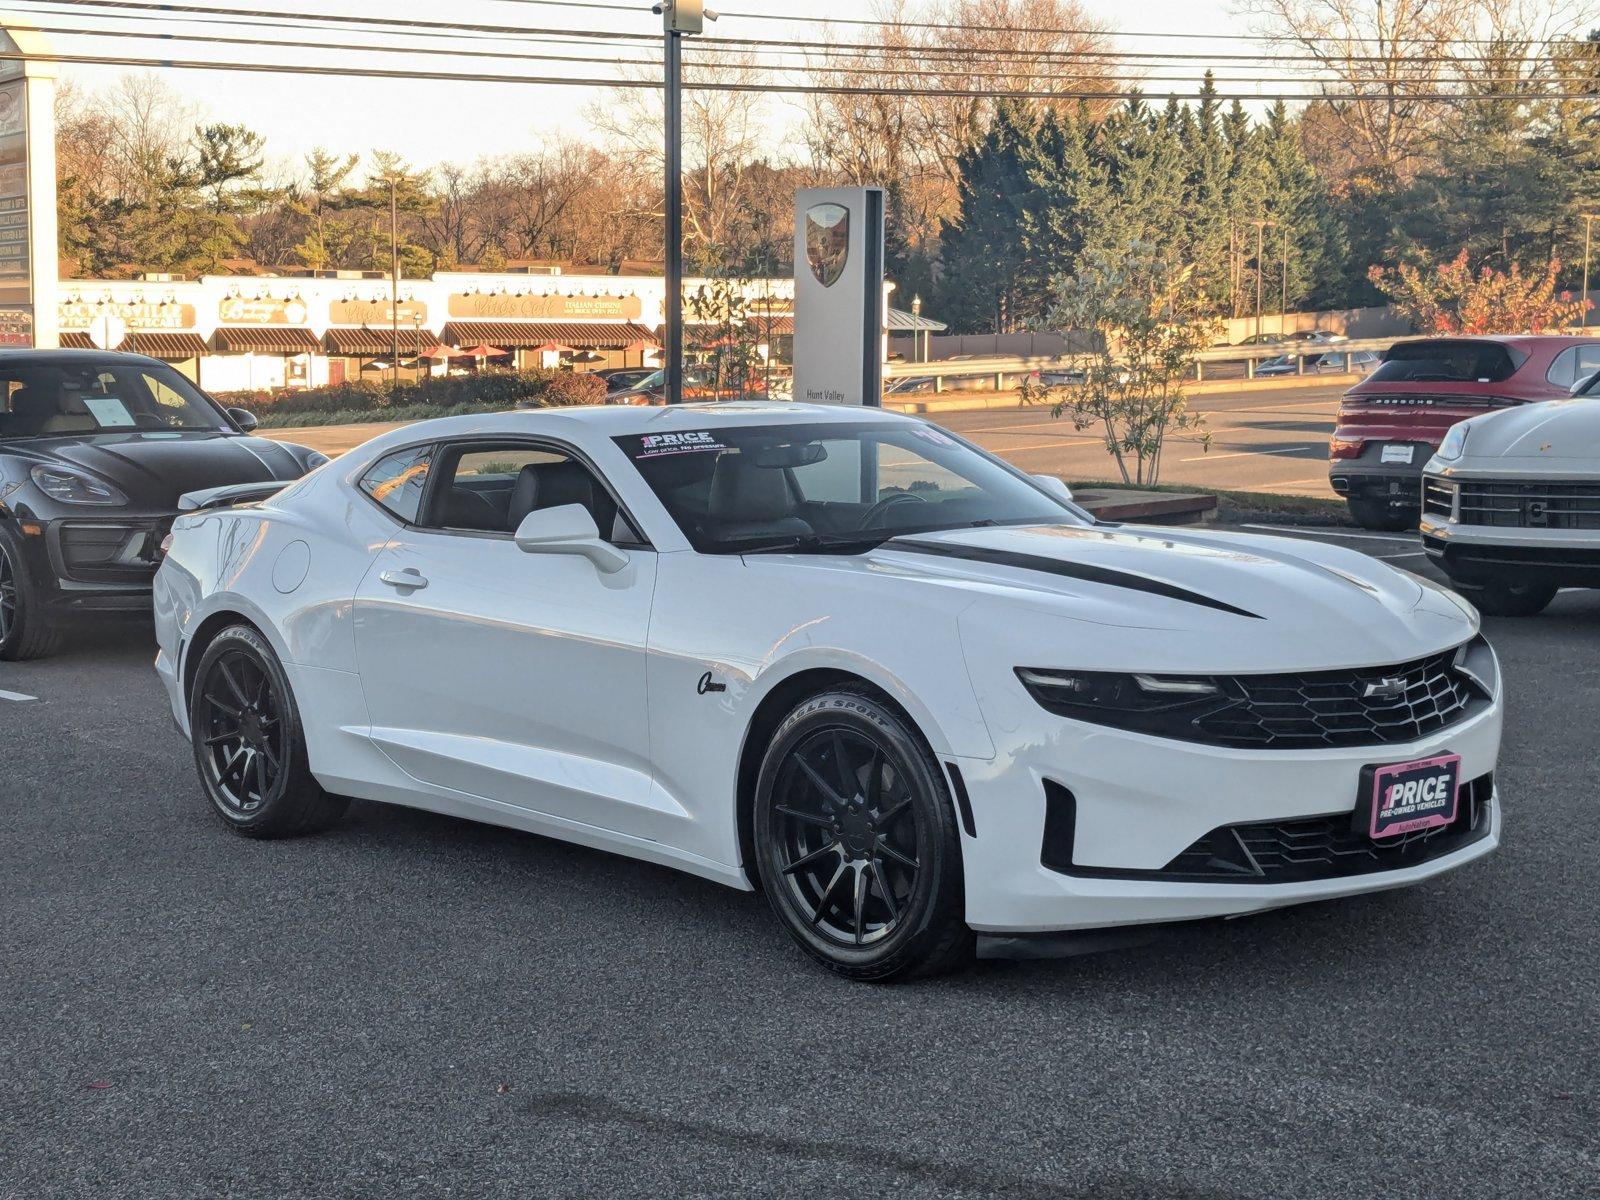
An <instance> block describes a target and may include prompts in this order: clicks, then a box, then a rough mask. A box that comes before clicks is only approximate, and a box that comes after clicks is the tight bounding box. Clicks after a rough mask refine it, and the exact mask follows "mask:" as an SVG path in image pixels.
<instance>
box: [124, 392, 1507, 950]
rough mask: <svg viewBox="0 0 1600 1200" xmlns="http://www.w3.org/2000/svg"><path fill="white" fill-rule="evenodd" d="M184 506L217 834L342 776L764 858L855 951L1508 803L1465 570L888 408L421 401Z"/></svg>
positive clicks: (318, 805)
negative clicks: (1384, 551) (1031, 467)
mask: <svg viewBox="0 0 1600 1200" xmlns="http://www.w3.org/2000/svg"><path fill="white" fill-rule="evenodd" d="M263 490H264V489H263ZM189 503H190V505H191V506H193V508H192V511H190V512H188V513H187V514H185V515H183V516H180V517H179V519H178V520H177V523H176V525H175V526H174V529H173V532H172V536H171V538H170V539H169V542H168V549H167V553H166V556H165V560H164V561H163V563H162V565H161V568H160V571H159V572H158V574H157V577H156V616H157V629H158V633H159V639H160V654H159V657H158V660H157V670H158V671H159V672H160V674H161V676H162V678H163V680H164V681H165V683H166V686H167V689H168V691H169V692H170V695H171V701H172V711H173V714H174V716H175V717H176V719H177V721H178V724H179V725H180V727H181V728H182V729H183V730H184V731H185V732H186V733H187V734H188V735H189V737H190V739H191V740H192V742H193V746H194V755H195V762H196V764H197V766H198V769H199V774H200V780H201V783H202V785H203V787H204V789H205V792H206V795H207V796H208V797H209V799H210V803H211V805H212V806H213V807H214V808H215V810H216V812H217V813H218V814H219V815H220V816H221V817H222V819H223V820H224V821H225V822H226V823H227V824H228V825H230V826H231V827H233V828H234V829H235V830H237V831H238V832H239V833H241V834H245V835H247V836H252V837H275V836H282V835H287V834H294V833H303V832H309V831H312V830H317V829H321V828H323V827H326V826H328V825H329V824H331V823H332V822H333V821H335V820H336V819H337V818H338V817H339V816H340V814H341V813H342V812H343V810H344V808H345V805H346V802H347V798H349V797H352V796H354V797H361V798H365V799H368V800H377V801H385V802H389V803H395V804H403V805H411V806H415V807H418V808H424V809H431V810H434V811H437V812H443V813H450V814H453V815H456V816H462V817H469V818H473V819H476V820H481V821H489V822H494V823H496V824H500V825H507V826H512V827H514V828H518V829H524V830H530V831H533V832H537V833H541V834H545V835H548V836H552V837H557V838H564V839H567V840H570V841H574V842H580V843H583V844H585V845H589V846H596V847H601V848H604V849H607V850H612V851H616V852H618V853H620V854H626V855H632V856H634V857H636V858H641V859H647V860H649V861H651V862H656V863H664V864H667V865H670V866H674V867H679V868H682V869H683V870H686V871H692V872H694V873H695V874H698V875H702V876H705V877H707V878H709V879H714V880H717V881H719V882H722V883H725V884H728V885H730V886H732V887H736V888H746V889H748V888H752V887H759V888H761V889H763V890H764V891H765V893H766V895H767V897H768V899H769V900H770V902H771V905H772V908H773V910H774V911H775V912H776V914H777V916H778V918H779V920H780V921H781V922H782V923H783V925H784V926H785V927H786V928H787V929H788V931H789V932H790V933H791V934H792V935H793V937H794V938H795V940H796V941H797V942H798V943H799V944H800V946H801V947H803V948H804V949H805V950H806V951H807V952H808V953H809V954H811V955H812V956H813V957H814V958H816V959H818V960H819V961H821V962H822V963H824V964H826V965H827V966H829V967H831V968H832V969H834V970H836V971H838V972H840V973H842V974H845V975H849V976H853V977H856V978H877V979H883V978H889V977H892V976H896V975H901V974H905V973H908V972H913V971H933V970H937V969H940V968H945V967H949V966H951V965H953V964H955V963H957V962H959V961H961V960H963V959H964V958H965V957H966V956H968V955H970V954H971V953H972V952H973V950H974V947H975V945H976V948H977V950H978V951H979V952H980V953H988V954H1022V955H1026V954H1035V953H1057V952H1065V951H1067V950H1070V949H1072V948H1073V946H1074V945H1075V944H1077V945H1079V946H1081V945H1082V944H1083V943H1084V942H1085V941H1092V940H1093V937H1100V936H1102V935H1098V934H1096V935H1093V936H1092V937H1091V936H1090V935H1087V934H1085V933H1084V931H1097V930H1104V929H1107V928H1109V927H1115V926H1150V925H1159V924H1162V923H1168V922H1176V921H1184V920H1194V919H1198V918H1206V917H1216V916H1223V915H1233V914H1240V913H1248V912H1255V911H1259V910H1263V909H1269V908H1274V907H1277V906H1281V905H1288V904H1297V903H1301V902H1304V901H1309V900H1321V899H1327V898H1331V897H1337V896H1348V895H1353V894H1356V893H1361V892H1368V891H1375V890H1378V889H1382V888H1391V887H1397V886H1400V885H1403V884H1409V883H1415V882H1417V881H1418V880H1422V879H1427V878H1430V877H1432V876H1436V875H1438V874H1440V873H1442V872H1445V871H1449V870H1452V869H1454V868H1456V867H1459V866H1461V865H1463V864H1465V863H1467V862H1470V861H1472V860H1474V859H1477V858H1480V857H1482V856H1483V855H1485V854H1487V853H1489V852H1490V851H1491V850H1492V849H1493V848H1494V846H1495V845H1496V844H1497V842H1498V839H1499V829H1500V806H1499V803H1498V797H1497V794H1496V790H1495V786H1494V769H1495V760H1496V756H1497V754H1498V751H1499V745H1500V725H1501V699H1500V680H1499V669H1498V666H1497V664H1496V661H1495V656H1494V653H1493V651H1491V650H1490V648H1489V646H1488V644H1487V643H1486V642H1485V641H1484V639H1483V637H1482V636H1481V634H1480V633H1479V629H1478V619H1477V616H1476V614H1475V612H1474V610H1473V609H1472V608H1471V607H1470V606H1468V605H1467V604H1465V603H1464V602H1463V601H1461V600H1460V599H1459V598H1457V597H1456V596H1455V595H1453V594H1452V593H1450V592H1449V591H1447V590H1445V589H1442V588H1439V587H1436V586H1434V585H1432V584H1429V583H1427V582H1425V581H1423V580H1420V579H1418V578H1417V577H1415V576H1412V575H1409V574H1406V573H1403V572H1400V571H1396V570H1394V569H1391V568H1390V567H1388V566H1385V565H1384V564H1382V563H1379V562H1377V561H1375V560H1373V559H1371V558H1368V557H1366V556H1364V555H1361V554H1358V553H1355V552H1353V551H1350V550H1346V549H1342V548H1338V547H1332V546H1327V545H1323V544H1320V543H1313V542H1306V541H1288V540H1283V539H1277V538H1262V537H1250V536H1245V535H1235V534H1223V533H1208V532H1204V531H1194V532H1190V531H1177V530H1168V529H1149V528H1135V527H1130V526H1119V525H1110V524H1102V523H1096V522H1095V521H1094V519H1093V518H1091V517H1090V516H1088V515H1087V514H1086V513H1084V512H1083V511H1082V510H1080V509H1079V508H1077V507H1076V506H1074V505H1073V504H1072V503H1071V501H1070V498H1069V497H1068V496H1067V494H1066V490H1065V489H1064V488H1063V487H1061V485H1059V484H1058V483H1056V482H1055V481H1053V480H1048V481H1045V480H1039V479H1033V478H1030V477H1029V476H1026V475H1023V474H1020V473H1019V472H1018V471H1016V470H1015V469H1014V468H1012V467H1010V466H1008V465H1007V464H1006V463H1004V462H1002V461H1000V460H999V459H996V458H994V457H993V456H991V455H989V454H987V453H985V452H984V451H982V450H979V449H977V448H975V447H973V446H971V445H969V444H968V443H966V442H964V441H962V440H960V439H959V438H956V437H954V436H952V435H951V434H949V433H946V432H944V431H943V430H941V429H939V428H937V427H935V426H932V425H929V424H927V423H926V422H923V421H920V420H916V419H913V418H909V417H902V416H897V415H892V414H887V413H883V412H881V411H877V410H872V409H865V410H863V409H844V408H829V407H810V406H805V405H786V404H747V405H710V406H683V407H678V408H654V409H650V408H627V407H612V408H594V409H569V410H546V411H539V412H515V413H504V414H500V415H495V416H469V417H453V418H448V419H445V420H439V421H428V422H423V423H421V424H417V425H412V426H409V427H407V428H404V429H399V430H396V431H394V432H392V433H389V434H385V435H384V436H382V437H379V438H376V439H374V440H373V441H371V442H368V443H367V444H366V445H364V446H362V447H360V448H359V449H357V450H355V451H353V452H351V453H350V454H347V455H345V456H344V457H343V458H341V459H338V460H337V461H335V462H333V463H331V464H329V465H328V466H325V467H323V468H321V469H320V470H318V471H315V472H313V473H312V474H310V475H308V476H307V477H305V478H304V479H302V480H299V481H297V482H295V483H293V484H290V485H288V486H286V487H284V488H283V490H281V491H279V492H277V493H276V494H275V495H271V496H266V497H264V498H263V497H257V498H255V499H254V500H249V499H247V497H246V494H245V493H242V492H240V491H238V490H237V489H232V490H229V489H225V490H223V491H222V492H221V493H218V494H210V495H204V494H202V495H197V496H193V497H190V498H189ZM230 505H231V506H230Z"/></svg>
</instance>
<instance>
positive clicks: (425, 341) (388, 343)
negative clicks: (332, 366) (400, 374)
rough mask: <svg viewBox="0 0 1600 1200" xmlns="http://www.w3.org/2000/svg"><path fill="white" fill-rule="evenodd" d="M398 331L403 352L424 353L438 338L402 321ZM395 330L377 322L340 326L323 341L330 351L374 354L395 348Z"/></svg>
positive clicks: (350, 353) (329, 332)
mask: <svg viewBox="0 0 1600 1200" xmlns="http://www.w3.org/2000/svg"><path fill="white" fill-rule="evenodd" d="M398 332H399V335H400V336H399V341H400V353H402V354H420V353H421V352H422V351H424V350H427V349H430V348H431V347H432V346H433V345H434V343H435V342H436V341H437V339H436V338H435V337H434V336H433V334H431V333H429V332H428V331H427V330H426V329H416V328H407V327H405V326H403V325H402V326H401V327H400V329H399V331H398ZM395 333H396V331H395V330H393V329H387V328H384V327H383V326H377V325H356V326H348V327H338V326H336V327H335V328H333V329H330V330H328V333H327V336H326V337H324V338H323V341H324V342H325V343H326V344H327V348H328V353H329V354H345V355H350V356H352V357H356V356H360V357H370V356H372V355H378V354H389V353H390V352H392V351H393V350H394V343H395Z"/></svg>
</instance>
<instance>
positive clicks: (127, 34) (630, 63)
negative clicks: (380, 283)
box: [15, 25, 1475, 99]
mask: <svg viewBox="0 0 1600 1200" xmlns="http://www.w3.org/2000/svg"><path fill="white" fill-rule="evenodd" d="M15 28H24V29H31V30H33V31H34V32H38V33H48V34H57V35H64V36H68V37H97V36H103V35H102V34H101V32H100V31H98V30H91V29H81V28H69V27H62V26H44V25H31V26H16V27H15ZM257 28H271V27H270V26H257ZM117 36H118V37H121V38H139V39H146V40H156V41H164V42H194V43H201V44H206V45H222V46H248V47H252V48H260V49H274V50H315V51H328V52H332V51H354V52H357V53H371V54H400V55H413V56H426V57H446V58H474V59H494V60H500V61H516V62H556V63H571V64H573V65H576V66H618V67H644V68H650V69H655V68H657V67H659V60H656V59H641V58H609V57H608V58H593V57H588V56H584V55H575V54H529V53H522V52H518V51H511V50H465V49H459V48H448V47H438V46H431V47H422V46H375V45H371V44H365V43H355V42H328V41H319V42H310V41H302V40H293V39H284V38H248V37H230V36H224V35H218V34H203V33H187V32H174V33H165V32H159V33H158V32H153V31H150V30H121V31H119V32H118V34H117ZM687 65H689V66H690V67H696V66H699V67H709V68H713V69H716V68H725V67H728V66H729V65H730V64H727V63H719V62H716V61H705V62H700V61H691V62H690V63H688V64H687ZM1097 65H1098V64H1092V63H1091V64H1085V70H1083V71H1080V72H1076V73H1074V74H1070V75H1059V74H1033V75H1030V76H1029V77H1028V81H1029V83H1030V85H1032V84H1041V83H1043V84H1050V83H1069V84H1076V85H1082V84H1083V83H1084V82H1085V81H1086V80H1088V79H1092V78H1093V77H1094V74H1093V71H1094V68H1095V67H1096V66H1097ZM751 69H752V70H755V71H760V72H765V73H769V74H788V73H793V72H797V71H815V70H817V68H815V67H814V66H813V65H811V64H805V63H797V64H793V65H789V64H773V65H758V66H753V67H752V68H751ZM824 70H827V71H828V72H830V73H831V74H833V75H834V76H836V77H838V78H839V79H847V80H854V79H857V78H866V77H885V76H886V77H889V78H892V79H905V78H935V79H944V78H948V77H949V76H950V75H951V74H952V73H951V72H948V71H938V70H924V69H920V68H911V67H894V68H876V67H864V66H852V67H829V68H824ZM1313 70H1320V71H1323V72H1324V73H1325V72H1326V70H1327V68H1323V67H1316V66H1315V64H1310V63H1308V66H1307V73H1305V74H1301V75H1291V76H1263V75H1248V76H1244V75H1240V76H1228V75H1222V76H1213V81H1214V82H1215V83H1222V84H1242V85H1246V86H1261V85H1283V84H1315V85H1325V84H1337V85H1343V84H1344V82H1345V81H1343V80H1340V79H1338V78H1331V79H1330V78H1326V77H1319V76H1317V75H1315V74H1313V73H1311V72H1312V71H1313ZM960 74H962V75H963V76H965V77H966V78H972V79H1010V78H1014V77H1015V75H1014V73H1012V72H987V71H971V72H961V73H960ZM1135 82H1140V83H1152V82H1155V83H1193V82H1195V76H1194V75H1193V74H1181V75H1143V74H1141V75H1139V76H1137V79H1136V80H1135ZM1433 82H1434V83H1436V84H1439V83H1442V84H1463V85H1464V84H1467V83H1471V82H1475V81H1474V80H1472V79H1470V78H1466V77H1461V78H1448V79H1438V80H1434V81H1433ZM1021 90H1023V91H1025V92H1027V93H1028V94H1031V95H1037V94H1043V93H1041V92H1040V89H1038V88H1037V87H1031V86H1030V87H1029V88H1026V89H1021ZM1236 95H1239V96H1242V98H1253V97H1252V94H1251V93H1242V94H1241V93H1219V98H1222V99H1227V98H1231V97H1233V96H1236Z"/></svg>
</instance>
